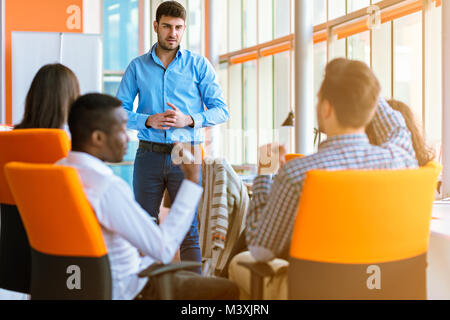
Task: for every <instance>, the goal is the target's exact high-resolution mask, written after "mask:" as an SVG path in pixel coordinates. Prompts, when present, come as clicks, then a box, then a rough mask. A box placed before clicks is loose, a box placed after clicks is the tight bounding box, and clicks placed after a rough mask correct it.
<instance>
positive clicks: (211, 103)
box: [191, 58, 230, 128]
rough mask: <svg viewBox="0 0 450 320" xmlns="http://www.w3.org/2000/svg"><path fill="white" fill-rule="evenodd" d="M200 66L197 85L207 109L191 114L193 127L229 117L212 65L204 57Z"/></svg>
mask: <svg viewBox="0 0 450 320" xmlns="http://www.w3.org/2000/svg"><path fill="white" fill-rule="evenodd" d="M200 68H201V76H200V80H199V85H198V87H199V90H200V94H201V97H202V101H203V103H204V104H205V106H206V109H207V110H206V111H204V112H200V113H196V114H193V115H191V116H192V119H193V120H194V128H204V127H211V126H215V125H217V124H221V123H224V122H226V121H227V120H228V118H229V117H230V115H229V112H228V106H227V104H226V102H225V99H224V96H223V92H222V89H221V88H220V85H219V82H218V80H217V77H216V73H215V71H214V68H213V66H212V65H211V63H209V61H208V60H207V59H206V58H203V63H202V64H201V67H200Z"/></svg>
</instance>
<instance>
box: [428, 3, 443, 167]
mask: <svg viewBox="0 0 450 320" xmlns="http://www.w3.org/2000/svg"><path fill="white" fill-rule="evenodd" d="M429 14H430V16H429V20H428V21H429V24H428V26H427V27H428V32H427V35H426V36H427V39H428V40H427V43H426V46H425V48H426V50H427V54H426V56H427V62H426V63H427V65H426V66H427V67H426V69H427V74H426V79H427V81H426V97H427V99H426V104H425V138H426V141H427V143H428V144H429V145H430V146H431V147H433V148H434V149H435V155H436V159H438V157H439V154H440V147H441V140H442V6H440V7H437V8H436V7H434V6H432V9H431V10H430V13H429Z"/></svg>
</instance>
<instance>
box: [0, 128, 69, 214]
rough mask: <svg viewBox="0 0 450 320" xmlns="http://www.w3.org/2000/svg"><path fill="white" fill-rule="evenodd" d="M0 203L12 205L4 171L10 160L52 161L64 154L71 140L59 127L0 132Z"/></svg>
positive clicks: (12, 199) (11, 197)
mask: <svg viewBox="0 0 450 320" xmlns="http://www.w3.org/2000/svg"><path fill="white" fill-rule="evenodd" d="M0 150H1V152H0V203H4V204H9V205H15V204H16V203H15V201H14V198H13V196H12V194H11V191H10V190H9V187H8V184H7V183H6V178H5V174H4V170H3V168H4V166H5V164H7V163H8V162H11V161H23V162H30V163H55V162H56V161H58V160H59V159H61V158H64V157H66V156H67V154H68V152H69V150H70V140H69V137H68V136H67V133H66V132H65V131H64V130H60V129H20V130H13V131H4V132H3V131H2V132H0Z"/></svg>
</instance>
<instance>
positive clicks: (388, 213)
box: [242, 162, 441, 300]
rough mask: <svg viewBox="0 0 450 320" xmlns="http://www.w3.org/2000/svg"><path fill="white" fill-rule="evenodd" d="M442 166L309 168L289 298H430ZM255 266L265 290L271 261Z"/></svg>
mask: <svg viewBox="0 0 450 320" xmlns="http://www.w3.org/2000/svg"><path fill="white" fill-rule="evenodd" d="M440 170H441V166H440V165H439V164H437V163H435V162H430V163H429V164H428V165H427V166H425V167H423V168H419V169H405V170H370V171H369V170H364V171H363V170H345V171H325V170H317V171H310V172H308V173H307V175H306V180H305V183H304V185H303V189H302V195H301V198H300V202H299V207H298V213H297V218H296V221H295V225H294V230H293V236H292V240H291V246H290V260H289V268H288V291H289V292H288V295H289V299H294V300H295V299H307V300H314V299H321V300H324V299H336V300H339V299H374V300H375V299H426V273H425V271H426V253H427V248H428V240H429V226H430V221H431V209H432V204H433V200H434V190H435V187H436V184H437V178H438V175H439V172H440ZM242 265H243V266H245V267H247V268H249V269H250V270H251V274H252V279H251V295H252V297H253V298H262V288H263V286H262V282H263V278H264V277H268V276H272V275H273V274H274V272H273V270H271V268H270V267H269V266H268V265H267V264H264V263H242Z"/></svg>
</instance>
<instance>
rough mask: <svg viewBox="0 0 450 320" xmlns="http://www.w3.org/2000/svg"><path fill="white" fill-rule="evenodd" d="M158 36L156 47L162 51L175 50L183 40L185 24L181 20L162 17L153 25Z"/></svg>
mask: <svg viewBox="0 0 450 320" xmlns="http://www.w3.org/2000/svg"><path fill="white" fill-rule="evenodd" d="M153 27H154V29H155V32H156V34H157V35H158V45H159V46H160V47H161V48H162V49H164V50H168V51H171V50H177V49H178V47H179V45H180V43H181V40H182V39H183V35H184V31H185V30H186V24H185V22H184V20H183V19H181V18H174V17H168V16H162V17H161V19H159V23H157V22H156V21H155V22H154V24H153Z"/></svg>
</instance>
